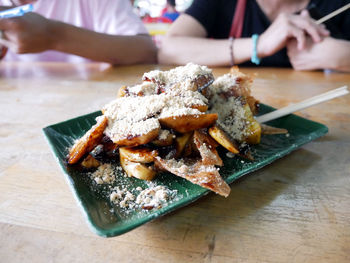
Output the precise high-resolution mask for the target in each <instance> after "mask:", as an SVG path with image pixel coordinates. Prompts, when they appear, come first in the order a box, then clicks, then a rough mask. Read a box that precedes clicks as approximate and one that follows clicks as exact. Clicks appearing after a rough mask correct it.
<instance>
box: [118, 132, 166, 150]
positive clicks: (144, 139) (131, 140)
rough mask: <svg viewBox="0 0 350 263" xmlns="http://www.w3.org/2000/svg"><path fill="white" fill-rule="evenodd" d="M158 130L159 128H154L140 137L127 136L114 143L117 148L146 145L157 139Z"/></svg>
mask: <svg viewBox="0 0 350 263" xmlns="http://www.w3.org/2000/svg"><path fill="white" fill-rule="evenodd" d="M159 130H160V128H156V129H153V130H151V131H150V132H148V133H146V134H142V135H136V136H131V135H127V136H125V137H123V138H120V139H118V140H116V141H114V143H115V144H117V145H119V146H129V147H133V146H139V145H142V144H146V143H149V142H151V141H153V140H154V139H155V138H157V137H158V134H159Z"/></svg>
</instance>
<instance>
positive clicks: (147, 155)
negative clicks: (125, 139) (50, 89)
mask: <svg viewBox="0 0 350 263" xmlns="http://www.w3.org/2000/svg"><path fill="white" fill-rule="evenodd" d="M119 154H120V156H123V157H124V158H126V159H128V160H129V161H132V162H137V163H151V162H153V161H154V158H155V157H156V156H158V151H157V150H152V149H150V148H147V147H135V148H126V147H122V148H119Z"/></svg>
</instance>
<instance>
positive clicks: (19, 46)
mask: <svg viewBox="0 0 350 263" xmlns="http://www.w3.org/2000/svg"><path fill="white" fill-rule="evenodd" d="M27 3H32V4H33V6H34V12H31V13H27V14H25V15H23V16H21V17H15V18H7V19H0V30H1V31H2V38H3V39H4V40H5V42H6V43H8V42H10V43H11V47H12V48H11V50H9V51H8V52H7V54H6V56H5V57H4V58H3V59H4V60H7V61H62V62H73V63H75V62H87V61H91V60H94V61H101V62H108V63H111V64H117V65H123V64H136V63H154V62H156V48H155V45H154V43H153V42H152V39H151V37H150V36H149V35H148V32H147V30H146V28H145V27H144V25H143V24H142V21H141V20H140V19H139V17H137V15H136V14H134V12H133V10H132V6H131V3H130V1H129V0H114V1H109V0H74V1H72V0H37V1H33V0H32V1H30V0H29V1H28V0H11V1H9V0H0V5H1V6H2V8H3V9H4V8H9V7H14V6H17V5H23V4H27ZM1 43H2V41H1V39H0V44H1ZM33 53H34V54H33ZM23 54H25V55H23Z"/></svg>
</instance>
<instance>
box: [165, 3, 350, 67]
mask: <svg viewBox="0 0 350 263" xmlns="http://www.w3.org/2000/svg"><path fill="white" fill-rule="evenodd" d="M347 3H349V0H334V1H327V0H311V1H310V0H256V1H253V0H248V1H246V0H236V1H231V0H221V1H217V0H194V2H193V3H192V5H191V6H190V7H189V8H188V9H187V10H186V11H185V13H184V14H182V15H181V16H180V17H179V18H178V19H177V20H176V21H175V22H174V23H173V24H172V26H171V28H170V30H169V31H168V33H167V36H166V37H165V38H164V39H163V43H162V46H161V48H160V50H159V52H158V60H159V62H160V63H163V64H178V65H181V64H186V63H187V62H194V63H199V64H204V65H209V66H228V65H233V64H241V65H244V66H256V65H260V66H274V67H290V66H292V67H293V68H294V69H297V70H315V69H333V70H341V71H350V41H349V40H350V30H349V28H350V12H349V10H348V11H346V12H343V13H341V14H339V15H338V16H336V17H334V18H332V19H331V20H330V21H329V22H327V23H326V26H327V27H326V26H325V25H317V24H316V23H315V20H314V19H319V18H321V17H322V16H324V15H327V14H329V13H331V12H333V11H334V10H336V9H338V8H340V7H342V6H344V5H345V4H347ZM308 9H309V10H310V11H312V10H313V11H316V12H311V13H312V14H317V16H318V17H314V18H312V17H311V16H310V13H309V12H308V11H307V10H308Z"/></svg>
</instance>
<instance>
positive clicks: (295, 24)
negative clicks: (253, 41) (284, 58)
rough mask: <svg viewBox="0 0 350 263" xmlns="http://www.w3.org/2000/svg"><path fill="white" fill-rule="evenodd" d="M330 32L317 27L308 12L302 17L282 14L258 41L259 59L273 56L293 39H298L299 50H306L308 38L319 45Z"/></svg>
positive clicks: (302, 13)
mask: <svg viewBox="0 0 350 263" xmlns="http://www.w3.org/2000/svg"><path fill="white" fill-rule="evenodd" d="M326 36H329V31H328V30H327V29H326V28H325V27H324V25H317V24H316V23H315V21H314V20H313V19H312V18H311V17H310V16H309V13H308V12H307V11H306V10H303V11H302V12H301V14H300V15H290V14H284V13H283V14H280V15H279V16H278V17H277V18H276V19H275V21H274V22H273V23H272V24H271V26H270V27H269V28H268V29H267V30H266V31H265V32H264V33H263V34H262V35H261V36H260V38H259V41H258V46H257V49H258V55H259V57H266V56H271V55H273V54H275V53H276V52H278V51H279V50H280V49H282V48H284V47H285V46H286V45H287V42H288V40H290V39H291V38H294V39H296V43H297V48H298V50H302V49H304V48H305V45H306V39H307V37H311V39H312V41H313V42H315V43H318V42H320V41H322V39H323V38H324V37H326Z"/></svg>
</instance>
